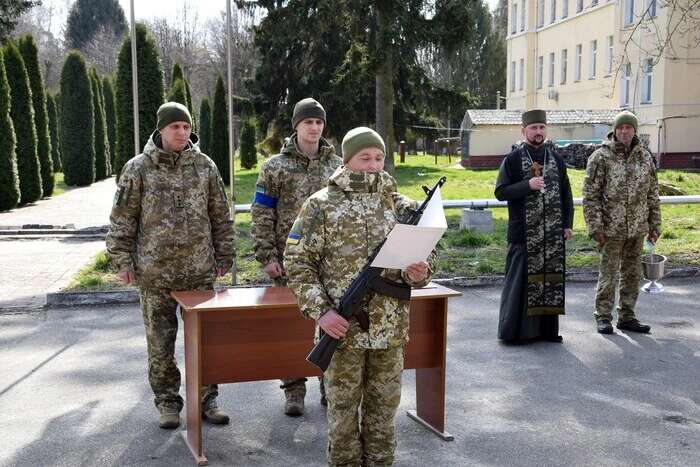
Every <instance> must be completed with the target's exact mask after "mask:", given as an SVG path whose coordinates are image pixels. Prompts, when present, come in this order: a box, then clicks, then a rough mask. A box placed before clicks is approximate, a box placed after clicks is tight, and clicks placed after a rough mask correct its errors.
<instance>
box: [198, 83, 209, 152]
mask: <svg viewBox="0 0 700 467" xmlns="http://www.w3.org/2000/svg"><path fill="white" fill-rule="evenodd" d="M197 136H199V149H200V150H201V151H202V152H203V153H204V154H206V155H209V148H210V147H211V106H210V105H209V98H208V97H206V96H205V97H203V98H202V102H201V103H200V104H199V132H198V133H197Z"/></svg>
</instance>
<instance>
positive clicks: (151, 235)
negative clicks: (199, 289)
mask: <svg viewBox="0 0 700 467" xmlns="http://www.w3.org/2000/svg"><path fill="white" fill-rule="evenodd" d="M196 142H197V137H196V136H195V135H194V134H193V135H192V137H191V141H190V144H189V145H188V147H187V148H186V149H185V150H183V151H182V152H180V153H170V152H166V151H164V150H163V149H161V147H160V135H159V134H158V133H157V132H154V134H153V135H151V138H150V139H149V141H148V143H147V144H146V147H145V148H144V150H143V154H139V155H138V156H136V157H134V158H133V159H131V160H130V161H128V162H127V163H126V165H125V166H124V169H123V171H122V174H121V177H120V179H119V185H118V188H117V193H116V195H115V198H114V206H113V207H112V214H111V216H110V221H111V226H110V229H109V233H108V234H107V251H108V252H109V254H110V255H111V257H112V259H113V261H114V262H115V263H116V264H117V265H118V267H119V268H120V270H127V269H132V270H134V271H135V273H136V282H137V284H138V285H139V286H140V287H146V288H151V287H154V288H192V287H195V286H198V285H201V284H203V283H211V282H213V281H214V279H215V278H216V267H222V268H226V269H228V268H230V267H231V265H232V264H233V257H234V245H233V221H231V220H230V217H229V216H230V213H229V207H228V202H227V201H226V194H225V191H224V184H223V182H222V180H221V176H220V175H219V171H218V169H217V168H216V165H215V164H214V162H213V161H212V160H211V159H210V158H209V157H207V156H206V155H204V154H202V153H201V152H200V151H199V147H198V145H197V144H196Z"/></svg>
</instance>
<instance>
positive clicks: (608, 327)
mask: <svg viewBox="0 0 700 467" xmlns="http://www.w3.org/2000/svg"><path fill="white" fill-rule="evenodd" d="M597 326H598V332H599V333H601V334H612V333H613V327H612V324H610V320H609V319H601V320H600V321H598V323H597Z"/></svg>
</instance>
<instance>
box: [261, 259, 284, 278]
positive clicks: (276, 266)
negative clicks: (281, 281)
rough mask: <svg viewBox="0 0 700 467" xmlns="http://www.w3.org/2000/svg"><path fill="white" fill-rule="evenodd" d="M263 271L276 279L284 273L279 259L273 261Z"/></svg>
mask: <svg viewBox="0 0 700 467" xmlns="http://www.w3.org/2000/svg"><path fill="white" fill-rule="evenodd" d="M263 271H265V273H266V274H267V275H268V276H269V277H270V279H275V278H277V277H280V276H281V275H282V266H280V263H278V262H277V261H271V262H269V263H267V265H266V266H265V267H264V268H263Z"/></svg>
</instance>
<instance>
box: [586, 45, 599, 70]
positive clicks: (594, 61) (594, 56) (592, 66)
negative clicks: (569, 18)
mask: <svg viewBox="0 0 700 467" xmlns="http://www.w3.org/2000/svg"><path fill="white" fill-rule="evenodd" d="M597 65H598V41H591V61H590V62H589V64H588V67H589V69H588V77H589V78H590V79H595V74H596V68H597Z"/></svg>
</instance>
